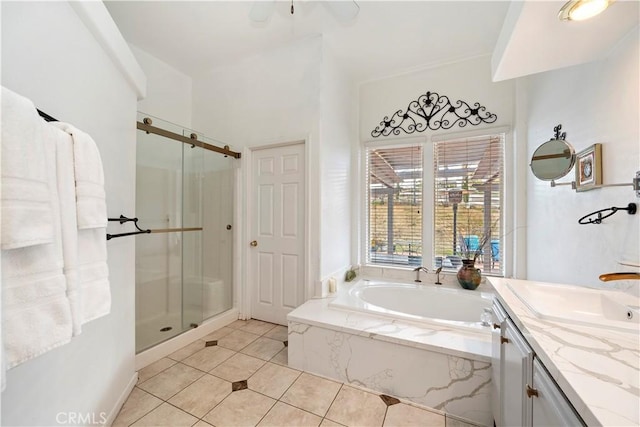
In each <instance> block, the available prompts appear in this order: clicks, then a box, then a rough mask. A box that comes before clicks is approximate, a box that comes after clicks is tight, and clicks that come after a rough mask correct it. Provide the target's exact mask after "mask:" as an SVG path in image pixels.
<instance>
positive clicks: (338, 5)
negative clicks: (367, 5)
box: [323, 0, 360, 22]
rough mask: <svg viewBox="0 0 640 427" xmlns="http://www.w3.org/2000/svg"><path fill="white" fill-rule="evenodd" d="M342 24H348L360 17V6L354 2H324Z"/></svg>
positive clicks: (351, 0)
mask: <svg viewBox="0 0 640 427" xmlns="http://www.w3.org/2000/svg"><path fill="white" fill-rule="evenodd" d="M323 3H324V4H325V5H326V6H327V8H328V9H329V11H330V12H331V14H333V16H335V18H336V19H337V20H338V21H340V22H348V21H351V20H352V19H354V18H355V17H356V16H358V13H359V12H360V6H358V3H356V2H355V1H354V0H346V1H326V2H323Z"/></svg>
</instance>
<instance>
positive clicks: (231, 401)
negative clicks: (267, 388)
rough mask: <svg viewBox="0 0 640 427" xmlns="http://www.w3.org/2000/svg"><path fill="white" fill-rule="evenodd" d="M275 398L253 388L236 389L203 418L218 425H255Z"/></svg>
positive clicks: (220, 426) (219, 426) (221, 426)
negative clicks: (252, 389)
mask: <svg viewBox="0 0 640 427" xmlns="http://www.w3.org/2000/svg"><path fill="white" fill-rule="evenodd" d="M274 403H276V401H275V400H273V399H271V398H269V397H267V396H263V395H261V394H259V393H256V392H254V391H251V390H241V391H234V392H233V393H231V395H229V396H228V397H227V398H226V399H224V400H223V401H222V403H220V404H219V405H218V406H216V407H215V408H213V409H212V410H211V412H209V413H208V414H207V415H205V416H204V418H203V420H205V421H206V422H208V423H210V424H212V425H214V426H218V427H223V426H255V425H256V424H258V422H260V420H261V419H262V417H264V415H265V414H266V413H267V412H268V411H269V409H271V407H272V406H273V404H274Z"/></svg>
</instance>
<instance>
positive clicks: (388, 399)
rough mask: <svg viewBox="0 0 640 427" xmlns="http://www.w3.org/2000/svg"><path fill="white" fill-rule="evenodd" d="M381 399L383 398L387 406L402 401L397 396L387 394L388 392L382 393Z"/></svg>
mask: <svg viewBox="0 0 640 427" xmlns="http://www.w3.org/2000/svg"><path fill="white" fill-rule="evenodd" d="M380 399H382V401H383V402H384V403H385V404H386V405H387V406H391V405H395V404H397V403H400V401H399V400H398V399H396V398H395V397H391V396H387V395H386V394H381V395H380Z"/></svg>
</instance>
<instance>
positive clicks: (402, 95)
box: [352, 56, 524, 274]
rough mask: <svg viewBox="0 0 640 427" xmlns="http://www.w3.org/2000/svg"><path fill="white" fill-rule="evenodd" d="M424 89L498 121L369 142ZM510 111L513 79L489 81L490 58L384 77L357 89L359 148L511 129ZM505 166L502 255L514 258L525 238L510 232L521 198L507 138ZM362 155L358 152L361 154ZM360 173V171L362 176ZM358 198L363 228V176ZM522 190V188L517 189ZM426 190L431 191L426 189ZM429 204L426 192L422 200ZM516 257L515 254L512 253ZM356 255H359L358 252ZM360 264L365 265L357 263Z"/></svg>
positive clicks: (510, 269)
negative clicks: (477, 108) (479, 107)
mask: <svg viewBox="0 0 640 427" xmlns="http://www.w3.org/2000/svg"><path fill="white" fill-rule="evenodd" d="M427 91H431V92H436V93H438V94H439V95H440V96H447V97H448V98H449V100H450V101H451V102H452V103H455V102H456V101H457V100H462V101H465V102H467V103H468V104H470V105H473V103H475V102H478V103H480V105H482V106H484V107H486V111H487V112H489V113H493V114H496V115H497V120H496V121H495V122H494V123H490V124H481V125H478V126H471V125H467V126H466V127H464V128H460V127H457V126H454V127H453V128H451V129H449V130H436V131H432V130H427V131H425V132H415V133H413V134H406V133H401V134H400V135H398V136H389V137H384V136H380V137H378V138H373V137H372V136H371V132H372V131H373V130H374V129H375V128H376V127H377V126H379V125H380V122H381V121H382V120H383V119H384V117H385V116H387V117H391V116H393V114H394V113H395V112H396V111H398V110H402V111H406V109H407V107H408V105H409V103H410V102H411V101H414V100H417V99H418V97H419V96H420V95H424V94H426V93H427ZM514 109H515V83H514V82H513V81H503V82H497V83H495V82H492V80H491V58H490V57H489V56H483V57H477V58H472V59H468V60H465V61H459V62H454V63H450V64H445V65H442V66H438V67H432V68H426V69H423V70H419V71H415V72H411V73H405V74H400V75H397V76H392V77H388V78H385V79H380V80H374V81H369V82H364V83H362V84H361V85H360V88H359V139H360V141H359V142H357V144H358V146H357V149H360V148H361V147H362V144H363V142H369V141H381V142H383V141H388V142H393V141H398V142H406V141H407V140H408V139H409V138H413V139H414V141H416V142H423V141H425V140H427V139H428V138H430V137H433V136H442V135H453V134H458V135H459V134H460V132H478V131H481V130H482V129H491V128H499V127H503V128H507V129H510V130H513V129H514V125H513V124H514ZM506 144H507V149H506V155H507V159H506V163H505V196H506V198H505V200H507V201H508V204H507V209H506V211H505V215H504V216H505V230H506V236H508V237H505V240H508V241H505V253H507V252H509V253H511V254H512V257H513V258H516V257H517V256H518V253H517V252H514V248H517V247H518V246H517V245H518V242H519V241H522V238H523V236H521V235H519V234H517V233H512V232H511V231H512V230H514V229H517V227H518V225H519V224H518V222H517V221H516V220H515V217H516V215H515V212H514V209H513V206H514V205H515V204H516V203H517V201H518V199H519V198H521V197H523V196H522V194H521V192H520V193H518V191H517V187H516V186H515V185H514V172H515V171H514V170H513V168H512V167H511V166H512V164H513V162H512V156H515V155H516V154H517V150H516V149H514V146H517V144H518V141H516V140H515V138H512V137H511V135H508V137H507V141H506ZM359 155H360V156H361V153H360V154H359ZM361 173H362V172H360V174H361ZM358 178H359V179H358V180H359V182H358V188H357V194H358V196H356V197H354V198H353V200H354V201H353V203H354V205H353V210H354V211H357V212H358V222H357V224H359V225H361V224H362V221H363V220H364V217H363V215H364V213H363V212H361V210H362V209H361V205H362V200H363V198H364V195H363V194H362V191H363V188H362V185H363V184H362V182H361V179H362V177H358ZM520 187H522V188H524V184H522V185H520ZM425 191H427V192H428V191H430V190H429V189H426V190H425ZM425 198H426V200H429V196H428V194H427V195H426V196H425ZM361 234H362V230H357V229H356V227H353V230H352V239H353V242H355V243H353V242H352V245H353V246H354V247H361V244H362V242H361V240H362V235H361ZM513 254H515V255H513ZM358 255H360V254H358ZM359 262H363V260H360V261H359ZM516 264H517V263H516V262H515V261H514V262H512V263H511V264H509V265H507V266H506V271H507V273H509V274H513V273H514V271H515V270H517V268H516Z"/></svg>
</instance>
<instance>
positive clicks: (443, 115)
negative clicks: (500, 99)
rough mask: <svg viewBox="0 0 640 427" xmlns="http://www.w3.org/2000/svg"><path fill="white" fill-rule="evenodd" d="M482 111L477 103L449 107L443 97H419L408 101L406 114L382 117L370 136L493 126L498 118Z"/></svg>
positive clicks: (398, 113)
mask: <svg viewBox="0 0 640 427" xmlns="http://www.w3.org/2000/svg"><path fill="white" fill-rule="evenodd" d="M486 110H487V109H486V108H485V107H484V106H481V105H480V103H478V102H476V103H474V104H473V107H472V106H470V105H469V104H468V103H466V102H464V101H461V100H458V101H455V102H454V103H452V102H451V101H450V100H449V97H447V96H444V95H442V96H441V95H439V94H437V93H435V92H427V93H426V94H425V95H420V97H419V98H418V99H417V100H416V101H411V102H410V103H409V105H408V106H407V111H406V112H403V111H402V110H398V111H396V113H395V114H394V115H393V116H392V117H391V118H389V117H388V116H385V117H384V119H383V120H382V121H381V122H380V126H376V128H375V129H374V130H373V131H371V136H372V137H374V138H377V137H379V136H389V135H391V134H394V135H400V132H405V133H414V132H424V131H425V130H427V129H431V130H437V129H451V128H452V127H454V126H455V125H456V124H457V125H458V126H459V127H461V128H462V127H465V126H467V125H468V124H469V125H472V126H477V125H479V124H481V123H493V122H495V121H496V120H497V119H498V116H496V115H495V114H493V113H489V112H488V111H486Z"/></svg>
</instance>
